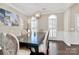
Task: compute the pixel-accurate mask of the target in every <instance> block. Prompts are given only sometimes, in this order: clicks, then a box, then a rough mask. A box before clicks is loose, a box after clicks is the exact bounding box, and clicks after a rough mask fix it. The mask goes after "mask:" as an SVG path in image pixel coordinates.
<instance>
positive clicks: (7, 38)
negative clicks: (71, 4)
mask: <svg viewBox="0 0 79 59" xmlns="http://www.w3.org/2000/svg"><path fill="white" fill-rule="evenodd" d="M1 46H2V51H3V55H16V54H18V52H19V41H18V39H17V37H16V36H15V35H13V34H11V33H2V44H1Z"/></svg>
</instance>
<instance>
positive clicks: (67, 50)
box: [52, 41, 79, 55]
mask: <svg viewBox="0 0 79 59" xmlns="http://www.w3.org/2000/svg"><path fill="white" fill-rule="evenodd" d="M52 43H56V45H57V49H56V50H57V51H56V52H57V55H79V45H71V46H67V45H66V44H65V43H64V42H63V41H53V42H52Z"/></svg>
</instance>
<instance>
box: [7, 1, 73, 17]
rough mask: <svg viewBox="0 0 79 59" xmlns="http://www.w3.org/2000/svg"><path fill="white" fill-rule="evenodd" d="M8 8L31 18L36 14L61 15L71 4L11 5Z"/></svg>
mask: <svg viewBox="0 0 79 59" xmlns="http://www.w3.org/2000/svg"><path fill="white" fill-rule="evenodd" d="M8 5H9V6H11V7H13V8H15V9H16V10H18V11H19V12H21V13H23V14H24V15H26V16H32V15H34V14H35V13H36V12H41V13H42V14H48V13H61V12H64V11H65V10H66V9H67V8H69V7H71V6H72V5H73V4H72V3H11V4H8Z"/></svg>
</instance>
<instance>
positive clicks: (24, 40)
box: [18, 32, 45, 44]
mask: <svg viewBox="0 0 79 59" xmlns="http://www.w3.org/2000/svg"><path fill="white" fill-rule="evenodd" d="M44 37H45V33H44V32H37V36H35V37H34V36H29V37H28V35H25V36H23V37H22V38H21V37H18V39H20V42H22V43H29V44H40V43H41V42H42V41H43V40H44Z"/></svg>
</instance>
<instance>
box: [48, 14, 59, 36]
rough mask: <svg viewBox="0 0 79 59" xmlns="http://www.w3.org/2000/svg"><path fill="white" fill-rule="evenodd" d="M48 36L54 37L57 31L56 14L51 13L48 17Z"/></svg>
mask: <svg viewBox="0 0 79 59" xmlns="http://www.w3.org/2000/svg"><path fill="white" fill-rule="evenodd" d="M48 22H49V23H48V27H49V37H56V32H57V16H56V15H51V16H49V18H48Z"/></svg>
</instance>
